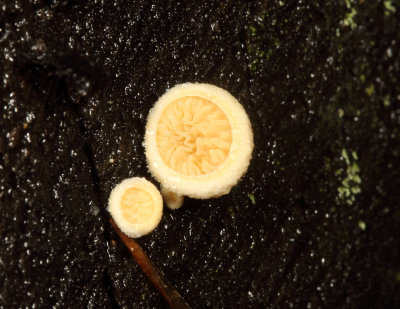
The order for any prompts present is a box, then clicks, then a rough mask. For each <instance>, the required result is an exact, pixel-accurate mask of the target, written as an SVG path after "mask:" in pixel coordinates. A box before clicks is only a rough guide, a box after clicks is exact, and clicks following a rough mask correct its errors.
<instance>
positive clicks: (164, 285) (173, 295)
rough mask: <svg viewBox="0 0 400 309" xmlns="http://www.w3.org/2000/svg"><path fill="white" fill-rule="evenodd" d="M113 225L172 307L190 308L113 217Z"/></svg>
mask: <svg viewBox="0 0 400 309" xmlns="http://www.w3.org/2000/svg"><path fill="white" fill-rule="evenodd" d="M110 222H111V225H112V226H113V228H114V229H115V231H116V232H117V234H118V235H119V237H120V238H121V239H122V241H123V242H124V244H125V246H126V247H127V248H128V250H129V251H130V253H131V254H132V256H133V257H134V259H135V260H136V262H137V263H138V264H139V266H140V268H141V269H142V271H143V272H144V274H145V275H146V276H147V278H148V279H149V280H150V281H151V283H153V285H154V286H155V287H156V288H157V290H158V291H159V292H160V293H161V295H162V296H163V298H164V299H165V300H166V301H167V302H168V304H169V305H170V307H171V308H172V309H190V308H191V307H190V306H189V305H188V303H186V302H185V300H184V299H183V297H182V296H181V294H179V292H178V291H177V290H176V289H175V288H174V287H173V286H172V284H171V283H169V282H168V281H167V280H166V278H164V276H163V274H162V272H161V271H160V270H158V269H157V267H156V266H155V265H154V263H153V262H152V261H151V260H150V258H149V257H148V255H147V254H146V253H145V252H144V251H143V249H142V247H141V246H140V245H139V244H138V243H137V242H136V241H135V240H134V239H132V238H130V237H128V236H126V235H125V234H124V233H122V231H121V230H120V229H119V227H118V226H117V224H116V223H115V222H114V220H113V219H110Z"/></svg>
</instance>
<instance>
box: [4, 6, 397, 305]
mask: <svg viewBox="0 0 400 309" xmlns="http://www.w3.org/2000/svg"><path fill="white" fill-rule="evenodd" d="M399 14H400V7H399V6H398V4H396V3H395V1H388V0H385V1H351V0H348V1H344V2H343V3H342V4H340V5H339V4H337V3H336V1H324V2H323V3H320V4H318V3H314V2H309V1H307V2H303V1H298V2H291V1H266V2H262V1H256V2H252V3H251V4H249V3H248V2H247V1H235V2H233V1H207V2H205V3H201V4H200V3H191V2H190V3H189V2H184V1H176V2H171V3H169V2H167V1H153V2H150V1H134V2H131V1H100V0H99V1H88V2H81V1H72V0H71V1H56V0H54V1H40V0H33V1H5V2H4V1H2V2H1V3H0V57H1V58H0V77H1V79H0V100H1V101H0V107H1V109H0V110H1V112H0V242H1V246H0V274H1V277H2V279H1V280H0V307H2V308H13V307H32V308H44V307H46V308H49V307H54V308H81V307H84V308H131V307H134V308H136V307H137V308H153V307H155V308H166V307H167V305H166V303H165V302H164V301H163V300H162V298H161V296H160V295H159V294H158V292H157V290H156V289H155V288H154V287H153V286H152V285H151V283H149V281H148V280H147V279H146V278H145V277H144V275H143V274H142V272H141V270H140V268H139V267H138V266H137V265H136V263H135V261H134V260H133V259H132V257H131V256H130V254H129V251H128V250H127V249H126V248H125V247H124V245H123V243H122V242H121V241H120V240H119V238H118V236H117V234H116V233H115V232H114V230H113V229H112V227H111V225H110V223H109V219H110V218H109V215H108V213H107V210H106V207H107V199H108V195H109V193H110V191H111V189H112V188H113V187H114V186H115V185H116V184H117V183H119V182H120V181H121V180H123V179H124V178H127V177H132V176H141V177H146V178H148V179H150V180H152V181H153V182H154V183H156V181H155V180H154V179H152V178H151V175H150V174H149V172H148V170H147V167H146V160H145V156H144V148H143V146H142V142H143V135H144V127H145V124H146V117H147V114H148V111H149V109H150V108H151V107H152V105H153V104H154V103H155V101H156V100H157V98H158V97H159V96H161V95H162V94H163V93H164V92H165V91H166V89H168V88H170V87H172V86H174V85H176V84H178V83H182V82H206V83H211V84H215V85H217V86H219V87H222V88H224V89H226V90H228V91H229V92H230V93H232V94H233V95H234V96H235V97H237V98H238V100H239V101H240V102H241V103H242V104H243V106H244V107H245V109H246V111H247V113H248V115H249V117H250V119H251V122H252V125H253V130H254V138H255V149H254V153H253V159H252V161H251V164H250V167H249V170H248V172H247V174H245V176H244V177H243V179H242V180H241V182H239V184H238V185H237V186H236V187H234V188H233V189H232V191H231V193H230V194H228V195H226V196H223V197H221V198H218V199H209V200H193V199H186V201H185V204H184V206H183V207H182V208H181V209H179V210H176V211H170V210H169V209H167V208H165V210H164V215H163V218H162V221H161V223H160V225H159V226H158V228H157V229H156V230H155V231H154V232H153V233H151V234H150V235H148V236H144V237H142V238H140V239H138V242H139V243H140V245H141V246H142V247H143V248H144V250H145V251H146V252H147V254H148V255H149V256H150V258H151V259H152V260H153V262H154V263H155V264H156V265H157V267H158V268H160V269H161V270H162V271H163V273H164V275H165V276H166V278H168V280H169V281H170V282H171V283H172V284H173V285H174V286H175V287H176V288H177V290H178V291H179V292H180V293H181V294H182V296H183V297H184V298H185V300H186V301H187V302H188V303H189V304H190V305H191V306H192V307H193V308H207V307H211V308H233V307H242V308H248V307H253V308H258V307H262V306H264V307H275V308H280V307H282V308H288V307H295V308H305V307H307V308H318V307H325V308H326V307H333V308H342V307H346V308H360V307H374V308H382V307H385V308H396V307H397V308H398V307H399V306H400V237H399V235H400V205H399V204H400V190H399V188H400V163H399V162H400V86H399V82H398V78H399V76H400V74H399V73H400V60H399V44H400V35H399V31H398V29H400V15H399Z"/></svg>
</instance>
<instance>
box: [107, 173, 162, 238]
mask: <svg viewBox="0 0 400 309" xmlns="http://www.w3.org/2000/svg"><path fill="white" fill-rule="evenodd" d="M162 210H163V201H162V197H161V194H160V192H159V191H158V190H157V188H156V187H155V186H154V185H153V184H152V183H151V182H149V181H147V180H146V179H145V178H140V177H133V178H128V179H125V180H123V181H122V182H121V183H120V184H118V185H117V186H116V187H115V188H114V189H113V190H112V191H111V194H110V197H109V200H108V211H109V212H110V214H111V216H112V218H113V219H114V221H115V222H116V224H117V225H118V227H119V228H120V229H121V231H122V232H124V233H125V234H126V235H128V236H130V237H134V238H136V237H140V236H143V235H146V234H148V233H150V232H151V231H153V230H154V229H155V228H156V227H157V225H158V224H159V223H160V220H161V216H162Z"/></svg>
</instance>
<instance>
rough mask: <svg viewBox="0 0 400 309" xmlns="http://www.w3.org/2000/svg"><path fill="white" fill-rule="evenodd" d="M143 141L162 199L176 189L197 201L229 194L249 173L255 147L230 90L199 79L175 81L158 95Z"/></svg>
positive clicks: (237, 103) (177, 194)
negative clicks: (247, 172) (170, 87)
mask: <svg viewBox="0 0 400 309" xmlns="http://www.w3.org/2000/svg"><path fill="white" fill-rule="evenodd" d="M144 145H145V151H146V157H147V163H148V168H149V170H150V172H151V173H152V175H153V176H154V177H155V178H156V179H157V180H158V181H159V182H160V183H161V185H162V187H163V188H164V189H163V191H164V194H163V195H164V197H166V196H167V194H169V193H168V192H172V193H174V194H175V195H176V196H189V197H192V198H199V199H206V198H211V197H219V196H221V195H224V194H227V193H229V192H230V190H231V188H232V187H233V186H234V185H236V183H237V182H238V181H239V179H240V178H241V177H242V175H243V174H244V173H245V172H246V171H247V168H248V166H249V163H250V159H251V155H252V151H253V147H254V144H253V131H252V128H251V124H250V121H249V118H248V116H247V114H246V112H245V110H244V108H243V106H242V105H241V104H240V103H239V102H238V101H237V100H236V99H235V98H234V97H233V96H232V95H231V94H230V93H228V92H227V91H226V90H224V89H221V88H219V87H216V86H213V85H210V84H197V83H196V84H192V83H186V84H180V85H177V86H175V87H173V88H172V89H170V90H168V91H167V92H166V93H165V94H164V95H163V96H162V97H160V98H159V100H158V101H157V102H156V103H155V105H154V107H153V108H152V109H151V110H150V113H149V116H148V119H147V125H146V133H145V139H144ZM167 200H168V199H167ZM173 207H174V205H173ZM174 208H176V207H174Z"/></svg>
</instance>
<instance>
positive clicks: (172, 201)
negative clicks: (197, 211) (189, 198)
mask: <svg viewBox="0 0 400 309" xmlns="http://www.w3.org/2000/svg"><path fill="white" fill-rule="evenodd" d="M161 195H162V197H163V200H164V202H165V205H167V207H168V208H169V209H171V210H174V209H178V208H181V207H182V205H183V199H184V197H183V196H182V195H179V194H176V193H174V192H171V191H168V190H167V189H165V188H164V187H163V186H161Z"/></svg>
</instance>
